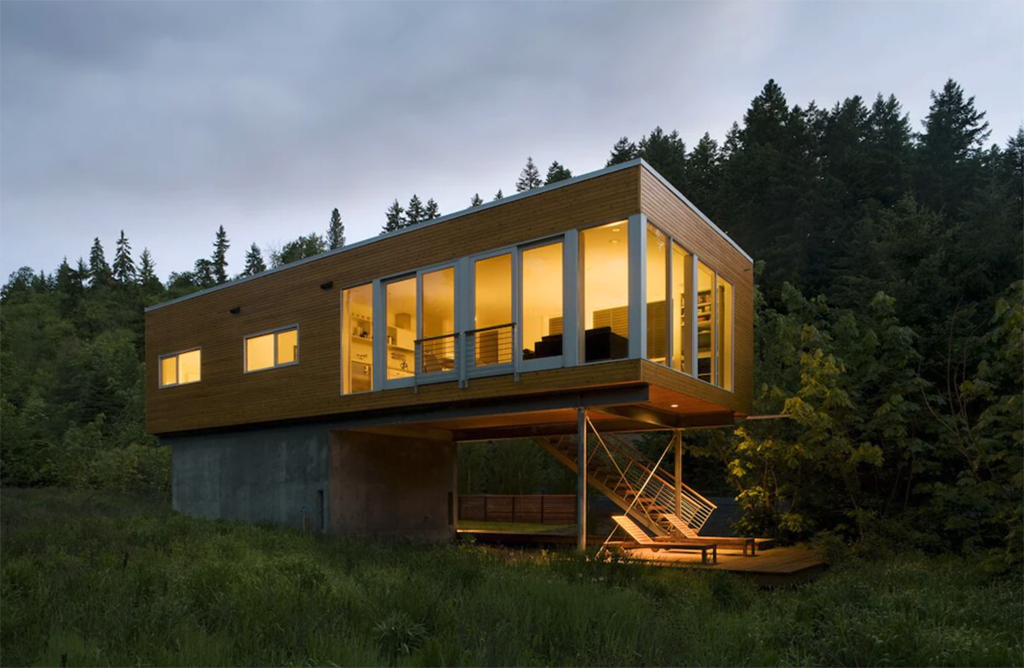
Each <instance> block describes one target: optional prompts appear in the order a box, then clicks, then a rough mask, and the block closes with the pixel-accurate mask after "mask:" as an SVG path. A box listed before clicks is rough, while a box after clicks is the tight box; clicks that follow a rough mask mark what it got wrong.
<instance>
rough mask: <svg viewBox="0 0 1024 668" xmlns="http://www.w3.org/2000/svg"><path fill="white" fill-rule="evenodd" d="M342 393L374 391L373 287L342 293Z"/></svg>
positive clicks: (368, 285) (366, 286)
mask: <svg viewBox="0 0 1024 668" xmlns="http://www.w3.org/2000/svg"><path fill="white" fill-rule="evenodd" d="M341 303H342V326H341V332H342V337H341V355H342V357H341V359H342V365H341V391H342V393H343V394H351V393H353V392H369V391H370V390H372V389H373V284H372V283H367V284H366V285H360V286H359V287H356V288H349V289H347V290H343V291H342V293H341Z"/></svg>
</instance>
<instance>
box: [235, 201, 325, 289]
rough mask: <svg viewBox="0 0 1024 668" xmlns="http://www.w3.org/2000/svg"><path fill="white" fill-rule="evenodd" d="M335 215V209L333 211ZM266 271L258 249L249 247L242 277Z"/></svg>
mask: <svg viewBox="0 0 1024 668" xmlns="http://www.w3.org/2000/svg"><path fill="white" fill-rule="evenodd" d="M334 211H335V213H337V211H338V210H337V209H335V210H334ZM266 270H267V263H266V262H264V261H263V253H262V252H260V247H259V246H257V245H256V244H253V245H252V246H249V250H248V251H246V252H245V270H243V271H242V276H255V275H256V274H259V273H261V272H264V271H266Z"/></svg>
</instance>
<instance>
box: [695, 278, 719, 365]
mask: <svg viewBox="0 0 1024 668" xmlns="http://www.w3.org/2000/svg"><path fill="white" fill-rule="evenodd" d="M714 289H715V272H713V271H711V269H709V268H708V266H707V265H706V264H704V263H703V262H700V261H698V262H697V378H699V379H701V380H703V381H707V382H709V383H711V382H714V377H715V372H714V357H715V331H714V327H713V324H714V322H715V294H714Z"/></svg>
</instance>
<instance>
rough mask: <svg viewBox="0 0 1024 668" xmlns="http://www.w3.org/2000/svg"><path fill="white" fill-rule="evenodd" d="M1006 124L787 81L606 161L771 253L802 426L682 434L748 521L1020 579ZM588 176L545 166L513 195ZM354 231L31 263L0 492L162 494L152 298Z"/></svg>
mask: <svg viewBox="0 0 1024 668" xmlns="http://www.w3.org/2000/svg"><path fill="white" fill-rule="evenodd" d="M990 134H991V133H990V132H989V130H988V124H987V123H986V121H985V113H984V112H983V111H981V110H979V109H977V108H976V106H975V103H974V98H973V97H970V96H969V95H968V94H967V93H966V92H965V91H964V90H963V89H962V88H961V86H960V85H959V84H957V83H956V82H954V81H952V80H950V81H947V82H946V83H945V84H943V85H942V87H941V88H940V89H938V90H936V91H934V92H933V93H932V100H931V106H930V108H929V110H928V113H927V115H926V116H925V118H923V119H919V120H918V121H917V123H914V122H912V120H911V119H910V118H909V116H908V115H907V114H906V113H904V112H903V110H902V107H901V105H900V103H899V101H898V100H897V99H896V98H895V97H893V96H889V97H885V96H884V95H881V94H879V95H878V96H877V97H876V98H875V99H874V100H865V99H863V98H861V97H859V96H853V97H849V98H847V99H845V100H842V101H840V102H836V103H835V104H834V105H832V106H831V107H826V106H818V105H817V104H815V103H814V102H811V103H808V104H806V105H805V106H801V105H791V104H790V102H789V101H788V100H787V99H786V96H785V94H784V93H783V91H782V89H781V88H780V86H779V85H778V84H777V83H776V82H774V81H769V82H768V83H767V84H766V85H765V86H764V88H763V89H762V90H761V91H760V93H758V94H757V96H756V97H754V98H753V100H752V101H751V103H750V106H749V108H748V109H747V111H746V113H745V114H744V116H743V118H742V119H741V121H737V122H735V123H733V125H732V128H731V129H730V130H729V132H728V133H727V135H726V136H725V137H724V140H722V141H720V142H719V141H717V140H715V139H713V138H712V137H711V136H710V135H709V134H705V135H704V136H702V137H699V138H696V141H695V142H693V144H692V146H687V144H686V142H685V141H684V139H683V138H682V137H681V136H680V135H679V133H678V132H676V131H670V132H666V131H665V130H663V129H662V128H660V127H657V128H654V129H653V130H651V131H650V132H649V133H647V134H645V135H643V136H642V137H640V138H639V139H635V140H631V139H630V138H628V137H622V138H621V139H620V140H619V141H617V142H616V143H615V144H614V146H612V147H611V148H610V155H609V160H608V164H609V165H611V164H616V163H619V162H624V161H627V160H631V159H633V158H636V157H642V158H644V159H645V160H647V161H648V162H649V163H650V164H651V165H652V166H653V167H654V168H655V169H657V170H658V171H660V172H661V173H662V174H663V175H664V176H665V177H666V178H667V179H668V180H669V181H670V182H671V183H672V184H673V185H675V186H676V187H677V188H678V189H679V190H680V191H681V192H683V193H684V194H686V196H687V197H688V198H689V199H690V200H691V201H692V202H694V203H695V204H696V205H697V206H698V207H699V208H700V209H701V210H702V211H703V212H704V213H706V214H707V215H708V216H709V217H710V218H711V219H712V220H714V221H715V222H716V223H717V224H718V225H719V227H721V228H722V229H723V230H725V231H726V232H727V233H728V234H729V235H730V236H731V237H732V238H733V239H735V240H736V241H737V243H739V244H740V245H741V246H742V247H743V248H744V249H745V250H746V251H747V252H748V253H749V254H750V255H751V256H752V257H754V258H755V259H756V260H757V263H756V269H755V271H756V284H757V295H756V303H755V309H756V327H755V331H756V341H755V348H756V351H755V359H756V363H755V373H756V377H755V394H756V405H755V413H758V414H765V415H776V414H781V415H785V416H787V417H786V419H779V420H774V421H761V422H750V423H745V424H742V425H741V426H739V427H738V428H736V429H735V430H734V431H727V430H716V431H702V432H693V433H692V434H687V436H686V444H687V448H688V461H690V462H692V463H693V465H692V467H691V468H689V469H688V470H690V471H692V472H693V475H695V476H698V477H699V478H700V480H699V481H697V482H698V484H700V485H704V486H708V487H711V488H714V489H720V490H722V491H723V492H727V493H729V494H732V495H735V496H737V497H738V499H739V500H740V503H741V506H742V509H743V516H742V519H741V520H740V527H739V528H740V529H741V530H742V531H746V532H750V533H756V534H758V535H768V536H776V537H778V538H780V539H782V540H785V541H788V540H798V539H807V538H811V537H816V539H817V540H818V541H823V542H826V543H827V542H829V541H831V542H834V543H836V544H843V545H845V544H854V545H856V546H860V549H864V550H872V549H874V550H878V549H884V548H885V546H893V545H895V546H899V547H900V548H914V549H920V550H924V551H934V552H960V553H971V554H977V555H980V558H981V559H982V561H983V562H984V563H985V564H986V565H987V567H988V568H990V569H992V570H993V571H1003V570H1007V569H1010V568H1014V567H1016V566H1019V564H1020V561H1021V559H1022V545H1024V529H1022V527H1024V507H1022V502H1021V499H1022V494H1024V471H1022V451H1024V430H1022V429H1024V428H1022V423H1024V408H1022V388H1024V280H1022V277H1024V265H1022V262H1024V254H1022V245H1024V238H1022V222H1024V128H1021V129H1019V130H1018V131H1017V133H1016V134H1015V135H1014V136H1011V137H1009V138H1006V139H1005V140H1003V139H1002V138H991V137H990ZM590 167H591V166H588V171H589V169H590ZM592 167H594V168H596V167H598V166H597V165H595V166H592ZM569 177H571V172H570V171H569V169H568V168H567V167H566V166H563V165H561V164H559V163H557V162H555V163H553V164H552V165H551V167H550V168H549V170H548V172H547V174H546V178H544V177H542V174H541V171H540V169H538V168H537V166H536V165H535V164H534V163H533V160H532V159H530V160H528V162H527V165H526V167H525V168H524V169H523V171H522V173H521V174H520V176H519V179H518V181H517V182H516V183H515V184H514V188H515V189H516V190H517V191H519V192H522V191H524V190H529V189H532V188H536V187H540V186H542V185H544V184H546V183H553V182H555V181H558V180H561V179H565V178H569ZM502 196H503V194H502V192H501V191H498V193H496V194H495V196H494V199H500V198H501V197H502ZM403 199H404V198H403ZM482 202H483V200H482V199H481V197H480V196H479V194H473V195H472V196H471V197H467V205H469V206H477V205H480V204H482ZM461 208H463V207H462V206H455V207H453V210H458V209H461ZM440 213H441V212H440V205H439V204H438V203H437V202H436V201H434V200H433V199H432V198H428V199H427V201H426V202H425V203H424V202H423V201H422V200H421V199H420V197H419V196H417V195H413V196H412V198H411V199H410V201H409V203H408V206H405V207H403V206H402V205H400V203H399V201H398V199H397V198H396V199H395V200H394V202H393V204H392V205H391V207H389V208H388V210H387V211H386V212H384V214H383V216H382V218H383V222H382V233H383V232H387V231H392V230H396V229H401V228H402V227H405V226H408V225H415V224H418V223H420V222H422V221H424V220H430V219H432V218H436V217H438V216H439V215H440ZM129 231H130V230H129ZM344 243H345V231H344V224H343V222H342V218H341V214H340V213H339V210H338V209H335V210H334V211H332V212H331V215H330V219H329V222H328V224H327V226H326V228H325V229H324V232H323V233H322V234H321V233H319V232H316V231H314V232H311V233H309V234H305V235H302V236H300V237H298V238H297V239H295V240H294V241H291V242H289V243H287V244H284V245H283V246H282V247H280V248H262V249H261V247H260V246H259V245H258V244H257V243H252V244H251V246H249V249H248V252H247V254H246V259H245V266H244V267H242V268H241V270H240V271H239V272H238V273H237V274H231V273H230V272H229V270H228V265H227V260H226V252H227V249H228V248H229V244H230V241H229V239H228V234H227V231H226V230H225V229H224V228H223V227H220V228H219V229H218V230H216V231H215V232H214V242H213V244H212V252H211V253H210V255H209V256H205V255H204V256H203V257H200V258H199V259H197V260H196V262H195V264H194V267H193V268H192V269H191V270H189V271H182V272H175V273H171V274H170V275H169V276H168V278H167V279H166V280H161V279H160V278H159V277H158V275H157V269H156V267H157V265H156V258H154V257H153V256H152V255H151V254H150V253H149V251H148V250H145V249H144V250H143V251H142V252H141V253H139V254H138V255H134V254H133V249H132V247H131V244H130V240H129V237H128V235H126V234H125V233H124V232H122V233H121V235H120V238H118V239H117V240H116V241H115V245H114V252H113V255H112V260H111V261H110V262H108V260H107V259H106V251H105V249H104V247H103V244H102V242H101V240H100V239H96V240H95V242H94V243H93V245H92V248H91V249H89V252H88V256H87V259H79V260H77V261H72V262H69V261H67V260H65V261H64V262H62V263H61V265H60V266H59V267H57V268H55V269H52V270H50V271H48V268H34V267H23V268H22V269H20V270H18V271H17V272H15V273H13V274H12V275H11V276H10V278H9V279H8V281H7V282H6V284H5V285H4V286H3V289H2V295H0V378H2V386H0V425H2V431H0V483H2V484H3V486H5V487H53V486H56V487H67V488H72V489H99V488H104V489H115V490H121V491H127V492H141V493H146V494H154V495H157V496H161V497H166V496H167V494H168V489H169V477H170V473H169V469H170V454H169V452H168V449H167V448H161V447H159V446H158V445H157V443H156V440H155V439H154V438H153V437H151V436H149V435H147V434H146V432H145V426H144V416H143V413H144V411H143V406H144V394H145V392H144V383H143V309H144V307H145V306H147V305H152V304H156V303H159V302H162V301H166V300H168V299H173V298H175V297H179V296H182V295H184V294H188V293H190V292H193V291H196V290H201V289H204V288H207V287H211V286H213V285H217V284H220V283H223V282H226V281H228V280H232V279H233V278H237V277H239V276H247V275H252V274H256V273H259V272H261V271H264V270H265V269H267V268H268V266H271V267H273V266H280V265H283V264H287V263H289V262H294V261H296V260H299V259H302V258H305V257H310V256H312V255H316V254H318V253H321V252H324V251H326V250H329V249H333V248H338V247H341V246H343V245H344ZM648 441H649V442H648V443H647V444H646V445H647V447H651V448H657V447H658V445H659V442H658V439H657V437H652V438H649V439H648ZM524 451H525V449H520V450H519V451H516V450H506V451H505V453H506V454H505V455H504V456H500V457H499V456H495V457H491V458H487V457H486V455H487V453H486V452H482V451H480V449H479V448H478V449H477V450H475V451H473V452H468V453H467V454H466V455H465V457H466V459H467V462H466V463H467V464H470V465H471V468H472V470H473V471H474V480H473V481H472V482H470V481H464V482H465V483H466V484H469V485H471V486H472V487H473V489H472V491H481V490H486V491H491V492H531V491H536V490H537V489H538V488H543V487H545V486H547V487H550V486H551V485H553V484H555V482H552V476H554V475H555V474H553V473H552V472H551V471H550V470H549V468H550V466H549V464H547V463H545V462H543V461H540V460H539V459H538V457H537V456H533V455H530V456H526V455H523V456H518V455H516V453H517V452H518V453H519V454H520V455H521V454H522V453H523V452H524ZM508 453H512V455H516V456H510V455H509V454H508ZM538 456H539V455H538Z"/></svg>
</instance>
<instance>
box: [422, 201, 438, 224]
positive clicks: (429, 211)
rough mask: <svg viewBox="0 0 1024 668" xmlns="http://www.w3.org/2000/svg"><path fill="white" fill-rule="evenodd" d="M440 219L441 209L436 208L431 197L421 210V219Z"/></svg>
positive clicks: (435, 203)
mask: <svg viewBox="0 0 1024 668" xmlns="http://www.w3.org/2000/svg"><path fill="white" fill-rule="evenodd" d="M440 217H441V209H440V208H439V207H438V206H437V202H435V201H434V198H433V197H431V198H430V199H428V200H427V204H426V206H425V207H424V209H423V219H424V220H433V219H435V218H440Z"/></svg>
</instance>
